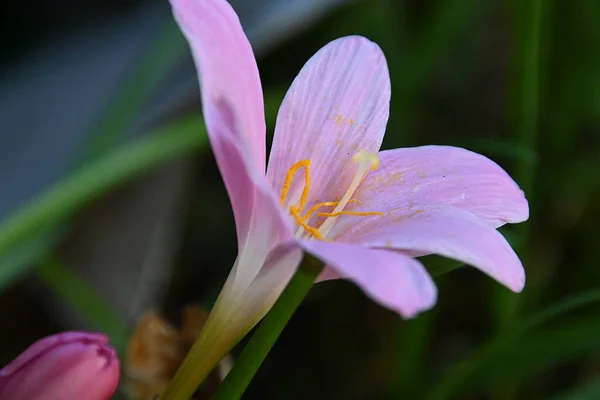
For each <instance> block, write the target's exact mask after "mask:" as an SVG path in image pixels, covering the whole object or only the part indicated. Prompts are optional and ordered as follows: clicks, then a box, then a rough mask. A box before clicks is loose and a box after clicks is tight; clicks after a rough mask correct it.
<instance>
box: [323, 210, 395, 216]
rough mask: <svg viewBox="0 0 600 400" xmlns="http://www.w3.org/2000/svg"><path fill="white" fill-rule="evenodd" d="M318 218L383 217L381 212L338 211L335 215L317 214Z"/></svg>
mask: <svg viewBox="0 0 600 400" xmlns="http://www.w3.org/2000/svg"><path fill="white" fill-rule="evenodd" d="M317 215H318V216H319V217H339V216H340V215H358V216H363V217H365V216H368V215H385V214H384V213H382V212H381V211H340V212H336V213H324V212H320V213H317Z"/></svg>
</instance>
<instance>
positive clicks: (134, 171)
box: [0, 116, 207, 275]
mask: <svg viewBox="0 0 600 400" xmlns="http://www.w3.org/2000/svg"><path fill="white" fill-rule="evenodd" d="M206 139H207V138H206V134H205V127H204V124H203V122H202V118H201V117H199V116H194V117H188V118H185V119H183V120H181V121H179V122H176V123H174V124H171V125H169V126H167V127H164V128H161V129H159V130H157V131H156V132H155V134H153V135H151V136H148V137H145V138H143V139H140V140H138V141H137V142H135V143H132V144H129V145H127V146H123V147H121V148H119V149H117V150H115V151H113V152H112V153H110V154H108V155H106V156H104V157H102V158H100V159H98V160H97V161H94V162H92V163H90V164H89V165H86V166H84V167H82V168H81V169H80V170H79V171H77V172H75V173H73V174H72V175H70V176H68V177H67V178H65V179H63V180H62V181H60V182H58V183H57V184H56V185H54V186H53V187H52V188H50V189H49V190H48V191H47V192H46V193H44V194H43V195H41V196H39V197H37V198H36V199H34V200H33V201H32V202H31V203H29V204H27V205H25V206H24V207H22V208H21V209H20V210H19V211H17V212H16V213H15V214H12V215H9V216H8V217H7V218H6V219H4V221H2V223H0V260H1V259H2V257H8V256H7V252H9V251H14V250H13V247H15V246H21V245H22V242H23V241H26V240H33V238H34V237H35V235H36V234H37V233H38V232H39V231H40V230H48V229H50V228H51V227H53V226H56V224H60V223H62V222H63V221H64V220H65V219H66V218H68V217H70V216H71V215H73V214H74V213H75V212H76V211H77V210H79V209H80V208H81V207H82V206H83V205H84V204H86V203H87V202H89V201H90V200H92V199H95V198H97V197H98V196H100V195H101V194H104V193H105V192H107V191H108V190H110V189H112V188H114V187H116V186H118V185H120V184H122V183H124V182H126V181H128V180H130V179H132V178H133V177H135V176H137V175H139V174H141V173H143V172H147V171H148V170H150V169H151V168H154V167H156V166H157V165H160V164H162V163H165V162H167V161H170V160H172V159H175V158H177V157H181V156H183V155H186V154H190V153H192V152H194V151H197V150H198V149H200V148H201V147H202V146H203V145H205V144H206V143H207V140H206ZM38 245H39V244H38ZM21 251H23V250H21ZM17 264H18V263H13V267H14V266H15V265H17ZM2 265H3V264H0V267H2ZM6 265H8V264H6ZM17 269H18V268H17ZM7 270H8V268H7V267H2V269H0V275H2V274H8V272H7Z"/></svg>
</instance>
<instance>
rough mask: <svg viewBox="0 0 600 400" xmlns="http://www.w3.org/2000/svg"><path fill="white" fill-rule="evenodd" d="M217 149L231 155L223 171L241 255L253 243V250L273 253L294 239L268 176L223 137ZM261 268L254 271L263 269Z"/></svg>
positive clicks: (216, 142)
mask: <svg viewBox="0 0 600 400" xmlns="http://www.w3.org/2000/svg"><path fill="white" fill-rule="evenodd" d="M213 149H214V151H215V154H217V153H220V154H227V157H223V158H222V159H221V160H220V163H219V167H220V169H221V173H222V175H223V178H224V181H225V187H226V188H227V192H228V193H229V199H230V200H231V205H232V208H233V213H234V216H235V225H236V231H237V238H238V251H239V252H240V253H241V252H242V248H244V247H247V245H248V243H250V242H253V243H254V244H251V245H250V246H251V247H252V248H261V249H266V250H270V249H272V248H273V247H274V246H275V245H276V244H277V243H278V242H279V241H282V240H288V239H289V238H290V237H291V236H292V230H291V229H292V228H291V222H290V220H289V218H287V217H286V216H285V215H284V213H283V210H282V208H281V207H280V205H279V200H278V199H277V197H276V196H275V194H274V192H273V189H272V188H271V186H270V185H269V183H268V181H267V180H266V178H265V176H264V175H260V173H259V172H257V171H256V170H255V169H253V168H248V164H247V163H246V162H244V154H243V151H242V150H241V149H240V148H239V146H238V145H237V143H235V142H234V141H232V140H230V138H228V137H226V136H222V137H219V138H218V139H217V140H216V141H215V142H214V143H213ZM225 172H226V173H227V176H228V177H229V178H228V179H225V176H226V174H225ZM257 242H260V243H261V244H260V245H259V244H258V243H257ZM260 265H261V264H258V265H255V266H254V267H255V268H260Z"/></svg>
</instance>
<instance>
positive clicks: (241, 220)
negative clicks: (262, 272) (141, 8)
mask: <svg viewBox="0 0 600 400" xmlns="http://www.w3.org/2000/svg"><path fill="white" fill-rule="evenodd" d="M171 4H172V6H173V13H174V15H175V19H176V20H177V22H178V23H179V26H180V27H181V29H182V31H183V33H184V34H185V36H186V37H187V39H188V41H189V43H190V47H191V49H192V54H193V56H194V60H195V61H196V67H197V69H198V76H199V79H200V81H201V84H202V87H201V89H202V90H201V94H202V103H203V104H202V105H203V110H204V118H205V121H206V126H207V128H208V135H209V139H210V142H211V145H212V148H213V152H214V154H215V158H216V160H217V163H218V165H219V169H220V171H221V175H222V176H223V181H224V182H225V187H226V188H227V191H228V193H229V198H230V200H231V203H232V207H233V211H234V215H235V221H236V227H237V230H238V244H239V245H240V246H241V244H242V243H243V241H244V240H245V238H246V237H247V235H248V232H249V230H250V221H251V219H252V215H253V212H254V208H255V207H256V201H257V197H258V195H257V194H256V193H255V190H263V189H255V188H254V187H255V186H262V187H263V188H266V187H268V184H267V183H266V179H265V178H264V175H263V174H264V170H265V121H264V106H263V97H262V89H261V86H260V78H259V75H258V69H257V66H256V61H255V59H254V56H253V54H252V48H251V47H250V43H249V42H248V39H247V38H246V36H245V35H244V32H243V31H242V27H241V25H240V22H239V20H238V17H237V15H236V14H235V12H234V11H233V9H232V8H231V6H230V5H229V4H228V3H227V2H226V1H224V0H171ZM246 170H248V172H246ZM269 190H270V189H269Z"/></svg>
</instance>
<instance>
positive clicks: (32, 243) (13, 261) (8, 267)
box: [0, 228, 62, 292]
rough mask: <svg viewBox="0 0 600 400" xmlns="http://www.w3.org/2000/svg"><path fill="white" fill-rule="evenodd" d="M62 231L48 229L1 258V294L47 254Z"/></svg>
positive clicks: (10, 250) (8, 251) (13, 248)
mask: <svg viewBox="0 0 600 400" xmlns="http://www.w3.org/2000/svg"><path fill="white" fill-rule="evenodd" d="M61 234H62V230H60V229H55V228H52V229H46V230H44V231H42V232H39V233H38V234H36V235H35V236H33V237H32V238H30V239H28V240H25V241H22V242H20V243H18V244H17V245H16V246H13V247H11V248H10V249H9V250H7V251H6V252H4V253H2V255H1V256H0V292H1V291H2V290H3V289H4V288H6V287H8V286H9V285H10V284H11V283H12V282H14V281H15V280H17V279H18V278H19V277H21V276H22V275H23V274H25V273H26V272H27V271H29V269H30V268H33V267H34V266H35V265H36V263H37V261H38V260H39V259H40V258H41V257H43V256H44V255H45V254H47V252H48V249H50V248H52V247H53V246H54V245H56V243H57V242H58V240H59V238H60V237H61Z"/></svg>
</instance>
